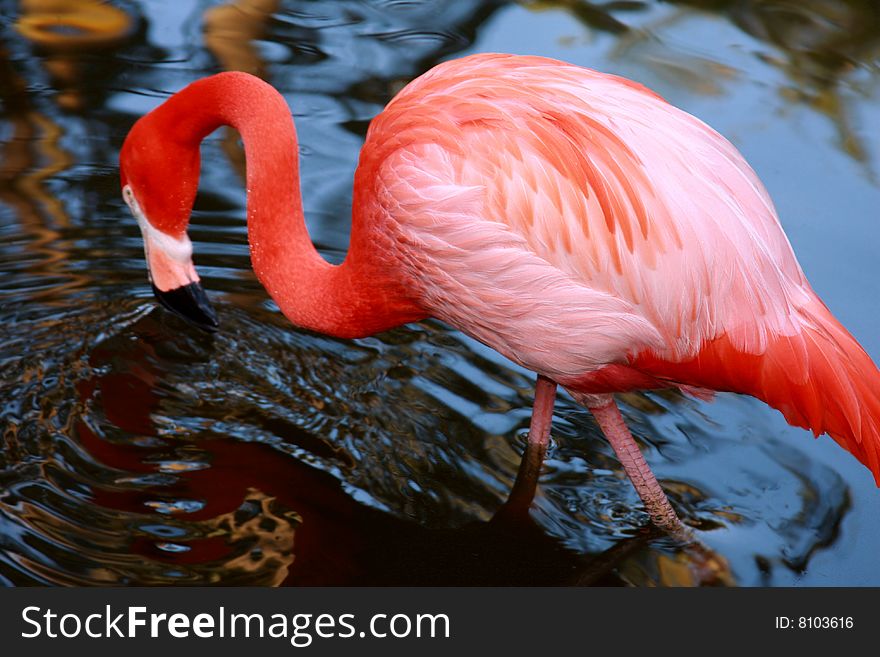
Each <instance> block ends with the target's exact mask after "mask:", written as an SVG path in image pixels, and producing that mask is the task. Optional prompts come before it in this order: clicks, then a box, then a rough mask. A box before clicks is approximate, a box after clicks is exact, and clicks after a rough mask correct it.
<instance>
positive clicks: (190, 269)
mask: <svg viewBox="0 0 880 657" xmlns="http://www.w3.org/2000/svg"><path fill="white" fill-rule="evenodd" d="M122 195H123V198H124V199H125V202H126V203H127V204H128V206H129V207H130V208H131V211H132V214H133V215H134V216H135V218H136V219H137V222H138V225H139V226H140V228H141V234H142V235H143V237H144V254H145V255H146V258H147V269H148V270H149V275H150V282H151V283H152V285H153V293H154V294H155V295H156V298H157V299H158V300H159V302H160V303H161V304H162V305H163V306H165V307H166V308H167V309H168V310H170V311H171V312H173V313H175V314H176V315H179V316H180V317H182V318H183V319H185V320H187V321H189V322H192V323H193V324H195V325H196V326H198V327H199V328H201V329H204V330H206V331H210V332H212V333H213V332H214V331H216V330H217V328H218V327H219V326H220V323H219V322H218V321H217V314H216V313H215V312H214V309H213V308H211V304H210V303H209V302H208V296H207V295H206V294H205V291H204V290H203V289H202V286H201V284H200V283H199V275H198V274H197V273H196V268H195V267H194V266H193V262H192V242H190V240H189V237H187V235H186V233H184V234H183V235H181V236H179V237H175V236H173V235H169V234H168V233H164V232H162V231H160V230H158V229H157V228H155V227H154V226H153V225H152V224H151V223H150V221H149V219H147V217H146V215H145V214H144V213H143V211H142V210H141V208H140V205H139V204H138V202H137V199H136V198H135V196H134V194H133V192H132V191H131V187H130V186H128V185H126V186H125V187H123V189H122Z"/></svg>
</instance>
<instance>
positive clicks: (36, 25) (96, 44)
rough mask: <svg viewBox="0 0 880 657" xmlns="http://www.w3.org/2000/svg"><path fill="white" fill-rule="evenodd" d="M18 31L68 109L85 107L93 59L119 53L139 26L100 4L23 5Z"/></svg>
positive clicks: (94, 0) (44, 0)
mask: <svg viewBox="0 0 880 657" xmlns="http://www.w3.org/2000/svg"><path fill="white" fill-rule="evenodd" d="M19 10H20V14H19V15H18V17H17V19H16V21H15V28H16V29H17V30H18V32H19V33H20V34H21V35H22V36H23V37H25V38H26V39H27V40H28V41H30V42H31V43H33V44H34V45H35V46H36V47H37V48H38V49H39V50H40V51H41V52H42V57H41V61H42V64H43V66H44V67H45V68H46V70H47V71H48V72H49V73H50V75H51V79H52V86H53V87H54V88H55V89H56V90H57V94H56V97H55V98H56V102H57V103H58V105H59V106H60V107H62V108H64V109H67V110H79V109H82V107H83V98H82V93H81V88H82V87H83V86H84V81H83V78H84V77H86V76H87V75H89V74H91V72H92V70H93V69H94V67H95V60H94V59H90V58H88V55H89V54H93V53H98V52H101V51H105V50H109V49H113V48H116V47H118V46H120V45H122V44H123V43H124V42H125V40H126V39H128V37H129V36H130V35H131V33H132V32H133V30H134V27H135V25H136V23H135V20H134V19H133V17H132V16H130V15H129V14H127V13H126V12H125V11H123V10H122V9H119V8H117V7H114V6H113V5H110V4H107V3H106V2H101V1H100V0H21V3H20V6H19Z"/></svg>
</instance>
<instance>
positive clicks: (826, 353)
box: [636, 299, 880, 487]
mask: <svg viewBox="0 0 880 657" xmlns="http://www.w3.org/2000/svg"><path fill="white" fill-rule="evenodd" d="M799 312H800V314H801V321H800V322H799V323H800V325H801V329H800V331H799V332H797V333H795V334H794V335H791V336H779V335H774V336H768V337H767V343H766V346H765V348H764V349H763V350H762V353H760V354H751V353H745V352H743V350H742V349H741V348H738V347H737V346H736V345H735V344H734V342H733V341H732V340H731V339H730V338H729V337H728V336H722V337H720V338H717V339H715V340H713V341H712V342H710V343H708V344H706V345H705V346H704V347H703V348H702V349H701V351H700V353H699V355H698V356H697V358H695V359H693V360H691V361H687V362H681V363H669V362H668V361H667V362H664V361H661V360H657V359H654V358H652V357H651V356H644V355H643V356H641V357H639V359H638V363H637V364H636V366H637V367H638V368H639V369H641V370H643V371H645V372H648V373H651V374H653V375H655V376H657V377H658V378H659V379H661V380H666V381H670V382H674V384H675V385H677V386H681V384H685V385H686V386H698V387H700V388H708V389H713V390H719V391H721V390H726V391H730V392H738V393H744V394H747V395H751V396H753V397H757V398H758V399H760V400H762V401H764V402H765V403H767V404H769V405H770V406H772V407H773V408H775V409H777V410H778V411H780V412H782V414H783V415H784V416H785V419H786V420H787V421H788V423H789V424H792V425H794V426H798V427H802V428H804V429H809V430H811V431H812V432H813V434H814V435H816V436H819V435H820V434H823V433H827V434H828V435H830V436H831V437H832V438H833V439H834V440H835V441H836V442H837V443H838V444H839V445H841V446H842V447H843V448H844V449H846V450H848V451H849V452H851V453H852V454H853V455H854V456H855V457H856V458H857V459H858V460H859V461H861V462H862V463H864V464H865V465H866V466H867V467H868V469H870V470H871V472H872V473H873V475H874V480H875V482H876V483H877V485H878V487H880V371H878V369H877V366H876V365H875V364H874V363H873V362H872V360H871V358H870V356H868V354H866V353H865V350H864V349H862V347H861V345H859V343H858V342H856V339H855V338H854V337H853V336H852V335H850V334H849V332H848V331H847V330H846V329H845V328H844V327H843V326H842V325H841V324H840V322H838V321H837V320H836V319H835V318H834V316H833V315H832V314H831V312H830V311H829V310H828V309H827V308H826V307H825V305H824V304H823V303H822V302H821V301H819V300H818V299H817V300H815V301H814V302H813V303H811V304H809V306H808V307H807V308H802V309H801V310H800V311H799Z"/></svg>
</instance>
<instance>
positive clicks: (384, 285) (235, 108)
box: [155, 73, 423, 338]
mask: <svg viewBox="0 0 880 657" xmlns="http://www.w3.org/2000/svg"><path fill="white" fill-rule="evenodd" d="M163 110H164V111H163ZM155 114H156V120H157V121H158V122H159V123H160V127H161V133H160V134H162V135H163V138H166V139H167V138H171V139H174V140H176V141H177V142H178V143H179V144H182V145H184V146H185V147H191V148H193V149H196V150H197V149H198V147H199V144H200V143H201V141H202V140H203V139H204V138H205V137H206V136H207V135H208V134H209V133H211V132H213V131H214V130H215V129H217V128H218V127H220V126H222V125H229V126H232V127H234V128H236V129H237V130H238V131H239V133H240V134H241V137H242V140H243V142H244V149H245V156H246V159H247V222H248V241H249V243H250V252H251V261H252V264H253V268H254V271H255V273H256V275H257V278H258V279H259V280H260V282H261V283H262V284H263V286H264V287H265V288H266V290H267V291H268V292H269V295H270V296H271V297H272V299H273V300H274V301H275V302H276V303H277V304H278V306H279V308H280V309H281V311H282V312H283V313H284V315H285V316H287V317H288V319H290V320H291V321H292V322H293V323H294V324H297V325H298V326H301V327H303V328H305V329H309V330H312V331H317V332H319V333H324V334H327V335H333V336H337V337H349V338H350V337H361V336H365V335H371V334H373V333H376V332H379V331H382V330H386V329H389V328H392V327H394V326H398V325H400V324H403V323H406V322H408V321H413V320H415V319H419V318H421V317H422V316H423V313H421V312H420V311H419V310H418V309H417V308H416V307H415V304H413V303H411V302H410V301H408V300H407V298H406V293H405V291H404V289H403V286H402V285H401V282H400V281H397V280H395V277H394V276H393V272H391V271H389V269H391V268H390V267H389V266H388V265H389V263H388V262H377V260H381V257H377V256H376V254H374V253H373V252H372V250H371V249H370V248H369V244H367V243H364V242H362V241H356V240H355V239H352V243H351V247H350V250H349V252H348V254H347V256H346V258H345V261H344V262H343V263H342V264H341V265H333V264H330V263H329V262H327V261H326V260H325V259H324V258H323V257H322V256H321V255H320V254H319V253H318V251H317V250H316V249H315V247H314V245H313V244H312V241H311V238H310V237H309V233H308V229H307V227H306V223H305V216H304V213H303V205H302V196H301V194H300V185H299V163H298V150H297V148H298V147H297V138H296V130H295V128H294V124H293V120H292V118H291V115H290V110H289V109H288V106H287V103H286V102H285V100H284V98H283V97H282V96H281V95H280V94H279V93H278V92H277V91H275V89H273V88H272V87H271V86H270V85H268V84H267V83H265V82H263V81H262V80H258V79H256V78H253V77H250V76H246V75H243V74H237V73H221V74H219V75H215V76H212V77H210V78H206V79H204V80H200V81H198V82H196V83H194V84H192V85H190V86H189V87H187V88H185V89H184V90H183V91H181V92H180V93H178V94H176V95H175V96H173V97H172V98H171V99H169V100H168V101H167V102H166V103H165V104H164V105H163V106H161V107H160V108H159V109H158V110H157V111H156V112H155ZM355 196H356V197H357V196H358V195H357V194H356V195H355Z"/></svg>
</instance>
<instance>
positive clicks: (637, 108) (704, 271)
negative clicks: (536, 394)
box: [355, 55, 880, 481]
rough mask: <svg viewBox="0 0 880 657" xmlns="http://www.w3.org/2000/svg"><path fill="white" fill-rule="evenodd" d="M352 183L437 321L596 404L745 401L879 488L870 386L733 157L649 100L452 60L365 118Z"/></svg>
mask: <svg viewBox="0 0 880 657" xmlns="http://www.w3.org/2000/svg"><path fill="white" fill-rule="evenodd" d="M358 183H359V184H358ZM359 187H362V188H363V189H369V190H370V192H369V194H370V195H368V196H365V197H364V198H363V199H361V200H362V201H363V203H361V204H358V199H357V198H356V199H355V202H356V205H361V206H362V207H361V209H360V211H361V212H366V213H367V215H368V216H365V217H364V218H363V220H362V221H361V222H360V223H362V224H363V225H365V226H367V227H369V226H373V227H374V228H375V229H376V230H375V232H376V235H377V239H378V238H379V237H378V234H379V233H380V232H381V231H389V232H391V233H392V234H394V235H395V236H396V238H395V244H394V247H393V248H394V249H396V252H397V254H398V258H399V259H400V260H401V261H402V262H405V263H407V265H406V266H407V267H409V268H410V270H411V271H414V272H416V274H415V277H416V278H419V276H420V275H421V278H420V280H422V281H423V282H424V288H423V289H422V290H421V291H420V293H421V294H422V297H423V299H424V302H425V304H426V306H427V309H428V310H429V311H431V312H432V314H434V315H435V316H438V317H440V318H441V319H445V320H446V321H448V322H450V323H451V324H453V325H454V326H457V327H458V328H460V329H462V330H464V331H465V332H467V333H470V334H471V335H472V336H474V337H476V338H477V339H480V340H482V341H483V342H486V343H487V344H489V345H490V346H492V347H494V348H496V349H498V350H499V351H501V352H502V353H504V354H505V355H507V356H508V357H510V358H512V359H513V360H515V361H517V362H519V363H521V364H523V365H524V366H526V367H529V368H530V369H533V370H535V371H538V372H539V373H541V374H544V375H545V376H548V377H550V378H552V379H554V380H557V381H559V382H560V383H562V384H563V385H567V386H568V387H571V388H573V389H577V387H578V385H579V382H582V381H583V380H585V379H589V378H590V377H594V379H595V380H597V381H600V382H601V383H602V385H604V382H606V381H607V380H608V378H609V377H607V376H606V377H604V378H603V377H602V376H601V373H602V371H603V368H605V371H606V372H612V373H613V377H612V378H615V379H616V383H615V384H613V385H609V386H608V391H612V390H615V389H621V388H622V387H628V388H638V387H652V386H656V385H658V383H663V382H667V383H668V384H670V385H683V386H697V387H704V388H712V389H718V390H732V391H736V392H744V393H747V394H751V395H754V396H757V397H759V398H761V399H763V400H764V401H766V402H768V403H770V404H771V405H772V406H774V407H775V408H778V409H780V410H782V411H783V413H784V414H785V416H786V418H787V419H788V420H789V422H792V423H793V424H798V425H800V426H806V427H811V428H813V430H814V431H816V432H817V433H818V432H821V431H828V432H829V433H831V435H832V436H833V437H834V438H835V439H836V440H837V441H838V442H840V443H841V444H842V445H844V446H845V447H846V448H847V449H849V450H850V451H852V452H853V453H854V454H856V456H858V457H859V458H860V459H861V460H862V461H863V462H865V463H866V464H867V465H868V466H869V467H870V468H871V469H872V471H873V472H874V473H875V477H878V481H880V464H878V452H880V448H878V446H880V431H878V420H876V419H874V418H880V397H878V394H880V393H878V390H880V373H878V372H877V369H876V367H875V366H874V365H873V363H871V361H870V358H868V357H867V355H866V354H865V353H864V351H863V350H862V349H861V347H859V346H858V344H857V343H856V342H855V340H854V339H853V338H852V337H851V336H850V335H849V334H848V333H847V332H846V331H845V329H843V328H842V327H841V326H840V325H839V324H838V323H837V322H836V320H834V318H833V317H831V315H830V313H828V311H827V309H826V308H825V306H824V305H823V304H822V302H821V301H820V300H819V299H818V297H817V296H816V295H815V293H814V292H813V291H812V289H811V287H810V285H809V283H808V282H807V280H806V278H805V277H804V274H803V272H802V271H801V268H800V266H799V265H798V263H797V260H796V258H795V256H794V253H793V251H792V249H791V246H790V244H789V242H788V240H787V238H786V236H785V234H784V232H783V231H782V228H781V226H780V224H779V220H778V218H777V216H776V212H775V210H774V207H773V204H772V202H771V200H770V198H769V196H768V194H767V192H766V190H765V189H764V187H763V185H762V184H761V182H760V180H759V179H758V177H757V175H756V174H755V173H754V171H753V170H752V169H751V168H750V167H749V165H748V164H747V163H746V162H745V160H744V159H743V157H742V155H740V154H739V152H738V151H737V150H736V148H734V147H733V146H732V145H731V144H730V143H729V142H728V141H727V140H726V139H724V138H723V137H722V136H721V135H719V134H718V133H716V132H715V131H714V130H712V129H711V128H709V127H708V126H706V125H705V124H704V123H702V122H701V121H699V120H698V119H696V118H695V117H693V116H691V115H689V114H687V113H686V112H684V111H682V110H679V109H677V108H675V107H673V106H672V105H670V104H668V103H667V102H665V101H664V100H663V99H662V98H660V97H659V96H657V95H656V94H654V93H652V92H651V91H649V90H647V89H645V88H644V87H641V86H640V85H637V84H635V83H633V82H630V81H627V80H624V79H622V78H617V77H614V76H609V75H604V74H601V73H598V72H595V71H590V70H588V69H584V68H580V67H577V66H573V65H570V64H565V63H562V62H556V61H553V60H548V59H543V58H536V57H518V56H510V55H475V56H472V57H468V58H464V59H460V60H455V61H452V62H448V63H446V64H443V65H441V66H439V67H436V68H435V69H433V70H432V71H431V72H430V73H428V74H427V75H425V76H422V77H421V78H419V79H417V80H416V81H414V82H413V83H411V84H410V85H409V86H407V87H406V88H405V89H404V90H403V91H402V92H401V93H400V94H399V95H398V96H397V97H396V98H395V99H394V100H393V101H392V102H391V103H390V104H389V106H388V108H386V110H385V111H384V112H383V113H382V114H381V115H380V116H379V117H377V119H376V120H375V121H374V122H373V124H372V125H371V128H370V132H369V134H368V137H367V145H366V146H365V148H364V151H363V153H362V158H361V162H360V165H359V168H358V173H357V174H356V189H357V188H359ZM379 226H381V229H379V228H378V227H379ZM621 366H624V367H621ZM866 377H867V378H866ZM621 381H622V382H623V384H622V383H621ZM866 381H867V382H868V383H865V382H866ZM587 392H602V390H596V389H595V386H594V387H593V388H592V389H590V390H587ZM823 409H824V410H823Z"/></svg>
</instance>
